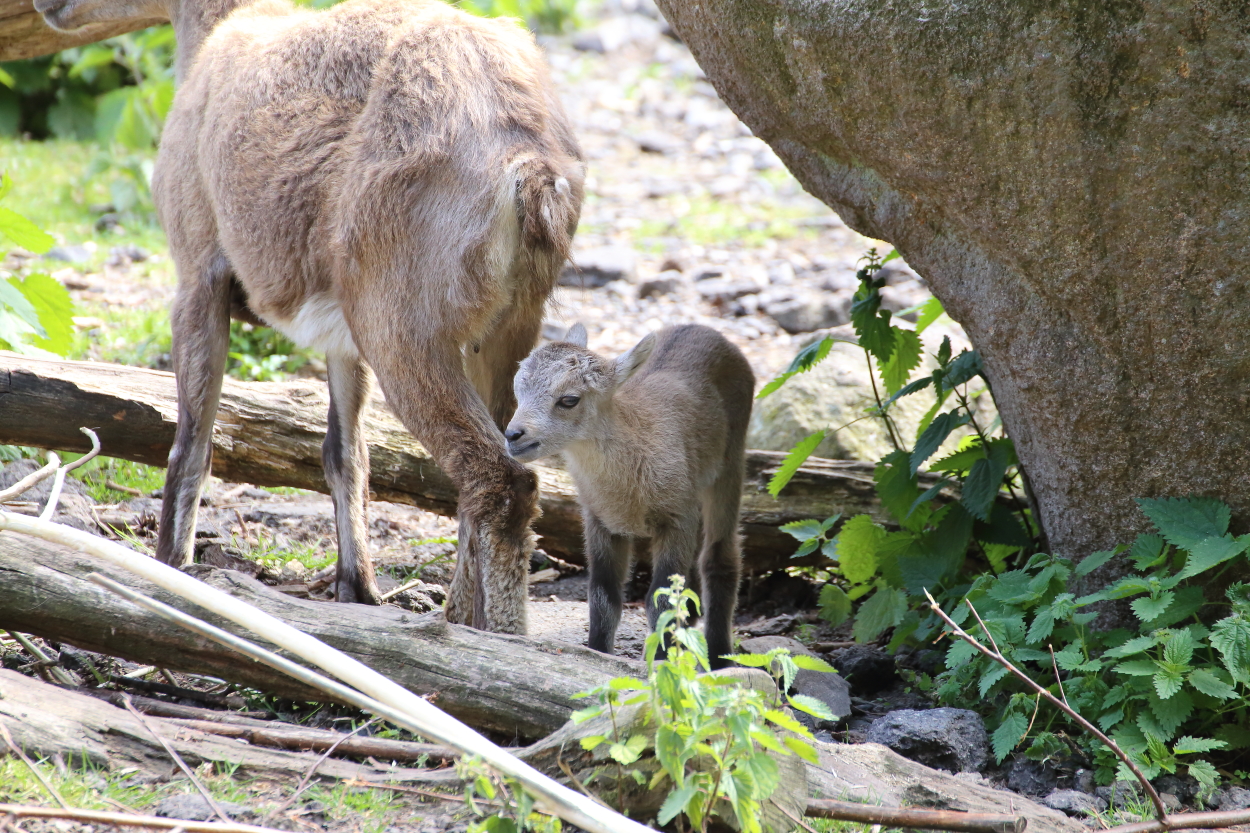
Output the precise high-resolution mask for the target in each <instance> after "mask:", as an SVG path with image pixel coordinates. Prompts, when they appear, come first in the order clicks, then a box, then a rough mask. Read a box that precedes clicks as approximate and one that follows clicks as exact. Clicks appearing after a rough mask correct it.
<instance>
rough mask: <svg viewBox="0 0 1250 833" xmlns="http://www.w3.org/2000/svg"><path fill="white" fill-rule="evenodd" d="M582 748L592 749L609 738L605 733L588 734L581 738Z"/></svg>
mask: <svg viewBox="0 0 1250 833" xmlns="http://www.w3.org/2000/svg"><path fill="white" fill-rule="evenodd" d="M580 742H581V744H582V749H585V750H587V751H590V750H591V749H594V748H595V747H596V746H598V745H599V744H601V743H606V742H607V738H606V737H605V736H603V735H588V736H586V737H584V738H582V739H581V741H580Z"/></svg>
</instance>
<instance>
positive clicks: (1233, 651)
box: [1211, 614, 1250, 684]
mask: <svg viewBox="0 0 1250 833" xmlns="http://www.w3.org/2000/svg"><path fill="white" fill-rule="evenodd" d="M1211 647H1212V648H1214V649H1215V650H1217V651H1219V652H1220V656H1221V657H1222V658H1223V660H1224V667H1225V668H1226V669H1228V673H1229V674H1231V675H1232V677H1233V679H1234V680H1236V681H1237V682H1239V683H1242V684H1250V621H1247V620H1246V619H1244V618H1243V617H1242V616H1241V615H1240V614H1234V615H1232V616H1228V617H1226V618H1224V619H1221V620H1220V621H1218V622H1216V623H1215V624H1214V625H1212V626H1211Z"/></svg>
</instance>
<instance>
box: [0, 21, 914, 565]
mask: <svg viewBox="0 0 1250 833" xmlns="http://www.w3.org/2000/svg"><path fill="white" fill-rule="evenodd" d="M0 2H3V0H0ZM327 407H328V398H327V395H326V390H325V385H323V384H321V383H319V382H307V381H299V382H281V383H275V382H239V381H235V380H233V379H227V380H226V383H225V386H224V389H223V391H222V396H221V408H220V410H219V412H218V416H217V423H216V426H215V427H214V430H213V474H215V475H217V476H218V477H221V478H223V479H225V480H232V481H238V482H244V483H254V484H256V485H258V486H295V487H299V488H303V489H312V490H316V491H321V492H325V491H327V487H326V483H325V477H324V475H323V473H322V470H321V441H322V439H323V438H324V436H325V426H326V421H325V419H326V409H327ZM176 415H177V403H176V399H175V392H174V377H173V374H170V373H164V372H161V371H156V370H146V369H143V368H135V367H124V366H121V365H108V364H93V363H87V362H62V361H46V360H43V359H34V358H30V357H26V356H18V355H16V354H14V353H7V352H3V351H0V443H11V444H15V445H30V446H37V447H40V448H50V449H59V450H66V451H78V450H83V451H85V450H86V449H87V447H88V444H87V440H86V438H85V437H84V436H83V435H82V434H81V433H79V430H78V429H79V428H80V427H82V426H84V425H85V426H86V427H89V428H93V429H95V430H96V432H97V433H98V434H99V436H100V441H101V443H102V444H103V447H104V453H105V454H106V455H109V456H112V457H121V458H124V459H127V460H134V461H136V462H140V463H147V464H149V465H153V466H163V465H165V462H166V457H167V456H168V454H169V446H170V444H171V443H172V442H173V438H174V427H175V420H176ZM365 436H366V439H367V442H368V444H369V460H370V469H371V473H370V480H369V486H370V489H371V491H372V494H373V495H374V496H375V497H376V498H378V499H381V500H388V501H393V502H396V503H406V504H412V505H415V506H420V507H421V508H423V509H428V510H431V511H434V512H439V513H441V514H444V515H451V514H454V513H455V508H456V490H455V487H454V486H453V485H452V483H451V481H450V479H448V477H447V475H446V474H444V473H443V472H442V470H440V469H439V468H438V466H437V465H436V464H435V463H434V461H433V460H432V459H431V457H430V455H429V453H428V452H426V450H425V449H424V448H422V447H421V445H420V444H419V443H417V442H416V440H414V439H413V438H412V435H410V434H409V433H408V432H407V430H405V429H404V427H403V426H402V425H401V424H400V423H399V421H398V420H397V419H395V417H394V416H392V415H391V413H390V412H389V410H387V409H386V407H385V404H384V403H383V402H382V401H381V400H380V399H377V400H375V401H374V402H373V403H372V405H371V407H370V408H369V409H368V412H367V415H366V417H365ZM784 458H785V455H784V454H780V453H776V452H769V451H751V452H748V455H747V477H746V482H745V485H744V487H743V495H742V531H743V539H744V540H743V551H744V558H745V562H746V568H747V569H748V571H755V572H764V571H767V570H772V569H775V568H776V567H778V566H781V565H784V564H788V563H793V562H790V560H789V559H790V556H791V555H792V554H793V553H794V550H795V546H796V544H795V541H794V539H793V538H791V537H789V536H788V535H786V534H785V533H783V532H780V531H779V530H778V527H779V526H781V525H782V524H785V523H789V522H790V521H795V520H799V519H802V518H826V517H828V516H830V515H832V514H834V513H837V512H841V513H842V515H843V517H849V516H850V515H854V514H859V513H868V514H870V515H872V516H873V517H874V518H875V519H877V520H878V521H880V522H882V523H886V522H888V521H889V518H888V516H887V515H886V513H885V512H884V510H883V509H882V507H881V505H880V503H879V501H878V500H877V496H876V492H875V490H874V488H873V481H872V472H873V465H872V464H871V463H862V462H858V461H851V460H822V459H818V458H813V459H812V460H809V461H808V463H807V464H806V465H804V466H803V467H802V468H801V469H799V471H798V473H797V474H796V475H795V477H794V479H793V480H791V481H790V485H788V486H787V487H786V489H785V491H784V492H783V493H782V496H781V497H780V498H774V497H773V496H771V495H770V494H768V491H767V485H768V481H769V480H770V479H771V478H772V476H773V474H774V473H775V472H776V470H777V468H778V466H780V465H781V462H782V460H783V459H784ZM534 468H535V470H536V471H537V472H538V474H539V479H540V481H541V484H542V486H541V492H542V510H543V514H542V517H541V518H539V519H538V521H537V523H536V524H535V530H536V531H537V532H538V534H539V536H540V545H541V546H542V547H543V548H544V549H545V550H547V551H548V552H550V553H552V554H554V555H557V556H560V557H562V558H566V559H568V560H571V561H575V562H577V563H581V562H582V554H581V549H582V532H581V513H580V511H579V509H578V506H577V495H576V491H575V490H574V488H573V483H572V481H571V480H570V478H569V476H568V474H567V473H566V472H564V471H563V470H561V469H560V468H558V467H557V466H555V465H541V466H535V467H534ZM921 481H922V483H921V485H922V488H928V487H929V486H930V485H932V484H933V483H936V482H937V480H936V478H935V477H933V476H932V475H924V476H922V478H921Z"/></svg>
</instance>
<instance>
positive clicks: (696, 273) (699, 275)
mask: <svg viewBox="0 0 1250 833" xmlns="http://www.w3.org/2000/svg"><path fill="white" fill-rule="evenodd" d="M725 276H726V274H725V267H723V266H713V265H712V264H710V263H701V264H699V265H698V266H696V267H694V268H693V269H691V270H690V277H691V279H692V280H695V281H710V280H711V279H712V278H723V277H725Z"/></svg>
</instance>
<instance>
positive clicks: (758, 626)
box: [742, 613, 794, 651]
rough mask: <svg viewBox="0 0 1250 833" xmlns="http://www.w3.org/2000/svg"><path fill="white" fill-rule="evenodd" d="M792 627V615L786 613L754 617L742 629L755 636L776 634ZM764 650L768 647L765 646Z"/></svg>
mask: <svg viewBox="0 0 1250 833" xmlns="http://www.w3.org/2000/svg"><path fill="white" fill-rule="evenodd" d="M792 627H794V616H793V615H791V614H788V613H786V614H782V615H781V616H774V617H772V618H771V619H756V620H755V621H754V622H752V623H751V624H749V625H747V626H745V627H744V628H742V630H744V631H746V632H747V633H752V634H755V635H756V636H778V635H780V634H783V633H785V632H786V631H788V630H790V628H792ZM743 644H744V645H745V644H746V643H745V642H744V643H743ZM764 650H765V651H768V650H769V649H768V648H765V649H764Z"/></svg>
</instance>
